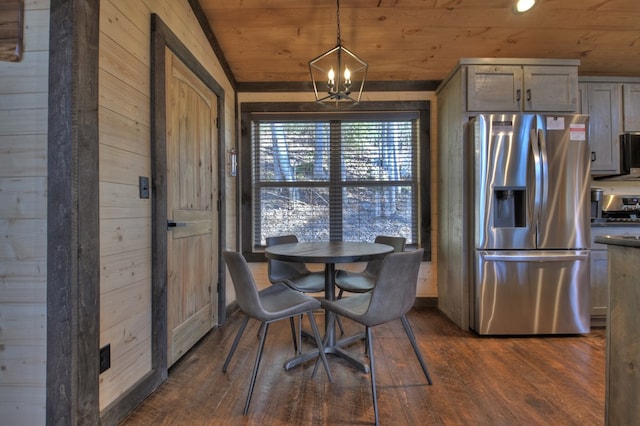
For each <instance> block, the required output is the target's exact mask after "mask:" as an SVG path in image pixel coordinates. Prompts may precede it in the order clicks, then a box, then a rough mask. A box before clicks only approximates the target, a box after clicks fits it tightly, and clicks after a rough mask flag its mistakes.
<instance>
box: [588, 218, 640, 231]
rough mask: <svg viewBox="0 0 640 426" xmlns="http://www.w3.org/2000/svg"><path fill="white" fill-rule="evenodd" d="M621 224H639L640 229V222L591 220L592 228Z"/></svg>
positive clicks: (614, 226) (611, 226)
mask: <svg viewBox="0 0 640 426" xmlns="http://www.w3.org/2000/svg"><path fill="white" fill-rule="evenodd" d="M621 226H634V227H635V226H637V227H638V229H639V230H640V222H604V221H602V222H599V221H592V222H591V227H592V228H619V227H621ZM638 233H639V234H640V232H638Z"/></svg>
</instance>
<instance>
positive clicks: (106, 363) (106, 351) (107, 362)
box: [100, 344, 111, 374]
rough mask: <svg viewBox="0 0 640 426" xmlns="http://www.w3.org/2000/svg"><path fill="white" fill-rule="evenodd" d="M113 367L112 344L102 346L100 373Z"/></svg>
mask: <svg viewBox="0 0 640 426" xmlns="http://www.w3.org/2000/svg"><path fill="white" fill-rule="evenodd" d="M109 368H111V344H108V345H107V346H103V347H101V348H100V374H102V373H104V372H105V371H107V370H108V369H109Z"/></svg>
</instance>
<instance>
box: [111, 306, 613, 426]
mask: <svg viewBox="0 0 640 426" xmlns="http://www.w3.org/2000/svg"><path fill="white" fill-rule="evenodd" d="M240 318H241V317H240V314H239V313H236V314H234V315H233V316H232V317H231V318H230V320H229V321H228V322H227V323H226V324H225V325H224V326H223V327H221V328H219V329H217V330H215V331H212V332H211V333H210V334H209V335H207V336H206V337H205V338H203V340H202V341H201V342H200V343H199V344H198V345H197V346H196V347H195V348H194V349H193V350H191V351H190V352H189V353H188V354H187V355H185V357H184V358H183V359H182V360H181V361H180V362H179V363H178V364H177V365H176V366H174V368H172V370H171V372H170V374H169V379H168V380H167V381H166V382H165V383H164V384H163V385H162V386H161V387H160V388H159V389H158V391H157V392H155V393H154V394H153V395H152V396H150V397H149V398H148V399H147V400H146V401H145V402H144V403H143V404H142V405H141V406H140V407H139V408H138V409H137V410H136V411H135V412H134V413H132V414H131V415H130V416H129V417H128V418H127V419H126V420H125V421H124V422H122V425H123V426H134V425H182V424H184V425H223V424H224V425H364V424H372V423H373V418H374V416H373V406H372V401H371V388H370V384H369V383H370V382H369V375H368V374H364V373H360V372H357V371H356V370H354V369H352V368H351V367H350V366H349V365H348V364H346V363H345V362H344V361H342V360H340V359H338V358H336V357H333V356H330V357H329V365H330V367H331V369H332V373H333V376H334V381H333V383H329V381H328V379H327V376H326V374H325V372H324V370H323V369H322V368H319V369H318V372H317V373H316V376H315V378H312V377H311V372H312V370H313V363H308V364H305V365H302V366H299V367H297V368H295V369H293V370H291V371H284V369H283V368H282V364H283V362H284V361H285V359H287V358H288V357H290V356H292V355H293V347H292V343H291V331H290V328H289V323H288V322H287V321H284V322H279V323H276V324H273V325H272V326H271V328H270V330H269V335H268V336H267V342H266V346H265V352H264V355H263V359H262V363H261V366H260V371H259V373H258V379H257V382H256V387H255V391H254V394H253V399H252V402H251V407H250V409H249V414H248V415H247V416H246V417H245V416H243V415H242V410H243V407H244V402H245V398H246V392H247V389H248V385H249V377H250V375H251V369H252V367H253V363H254V359H255V353H256V348H257V344H258V339H257V337H256V334H257V329H258V328H257V323H256V322H254V321H250V323H249V326H248V327H247V330H246V332H245V335H244V336H243V338H242V341H241V343H240V345H239V347H238V350H237V352H236V354H235V356H234V358H233V360H232V361H231V364H230V366H229V370H228V372H227V374H223V373H222V372H221V368H222V363H223V362H224V359H225V357H226V355H227V352H228V350H229V348H230V346H231V343H232V341H233V338H234V336H235V333H236V331H237V327H238V325H239V323H240ZM317 319H318V321H319V322H320V321H324V316H323V315H322V314H321V313H320V314H319V315H317ZM409 321H410V322H411V324H412V326H413V328H414V331H415V334H416V338H417V340H418V341H419V344H420V347H421V349H422V352H423V356H424V358H425V361H426V363H427V366H428V367H429V372H430V374H431V377H432V379H433V386H428V385H427V382H426V379H425V377H424V375H423V374H422V370H421V369H420V365H419V364H418V361H417V360H416V358H415V356H414V353H413V350H412V348H411V345H410V343H409V341H408V339H407V338H406V336H405V334H404V331H403V329H402V324H401V323H400V322H399V321H398V322H394V323H392V324H389V325H384V326H380V327H377V328H375V329H374V331H373V332H374V340H375V346H374V347H375V361H376V374H377V381H376V382H377V385H378V403H379V407H380V423H381V425H581V426H583V425H602V424H604V392H605V391H604V374H605V332H604V329H594V330H592V332H591V333H590V334H589V335H585V336H563V337H546V336H545V337H498V338H494V337H478V336H477V335H475V334H473V333H472V332H466V331H462V330H460V329H459V328H458V327H456V326H455V325H453V323H451V322H450V321H449V320H448V319H447V318H446V317H444V315H442V314H441V313H440V312H439V311H438V310H436V309H432V308H425V309H414V310H412V311H411V312H410V313H409ZM343 323H344V326H345V328H346V329H347V330H346V332H347V333H349V332H354V331H357V330H360V327H359V326H357V325H356V324H354V323H349V322H348V321H346V320H343ZM311 348H312V347H311V345H310V342H308V341H307V342H305V349H307V350H308V349H311ZM349 349H350V350H351V351H352V352H353V353H356V354H361V355H362V356H363V357H364V345H363V344H362V343H361V342H360V343H357V344H354V345H352V346H350V347H349Z"/></svg>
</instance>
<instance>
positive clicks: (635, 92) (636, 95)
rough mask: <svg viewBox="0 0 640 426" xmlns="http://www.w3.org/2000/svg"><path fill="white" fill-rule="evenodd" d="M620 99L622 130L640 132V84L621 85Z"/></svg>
mask: <svg viewBox="0 0 640 426" xmlns="http://www.w3.org/2000/svg"><path fill="white" fill-rule="evenodd" d="M622 99H623V105H622V111H623V117H622V127H623V130H624V131H625V132H640V83H623V84H622Z"/></svg>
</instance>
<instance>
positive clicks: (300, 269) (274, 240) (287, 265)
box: [266, 235, 342, 353]
mask: <svg viewBox="0 0 640 426" xmlns="http://www.w3.org/2000/svg"><path fill="white" fill-rule="evenodd" d="M266 242H267V247H270V246H275V245H277V244H291V243H297V242H298V237H296V236H295V235H279V236H276V237H267V238H266ZM267 271H268V277H269V281H271V282H272V283H277V282H284V283H285V284H286V285H288V286H289V287H291V288H292V289H294V290H297V291H299V292H301V293H324V290H325V288H324V284H325V282H324V281H325V277H324V271H314V272H312V271H310V270H309V269H308V268H307V266H306V265H305V264H304V263H300V262H285V261H282V260H274V259H268V260H267ZM291 324H292V325H291V332H292V333H293V335H294V346H295V347H297V348H298V353H299V352H300V346H301V341H300V340H301V336H302V334H303V333H304V334H305V335H307V334H308V333H306V332H305V331H303V330H302V321H301V318H300V319H299V320H298V333H297V336H296V332H295V328H294V325H293V322H292V323H291ZM338 325H339V327H340V330H341V331H342V324H341V323H340V322H339V321H338Z"/></svg>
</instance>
